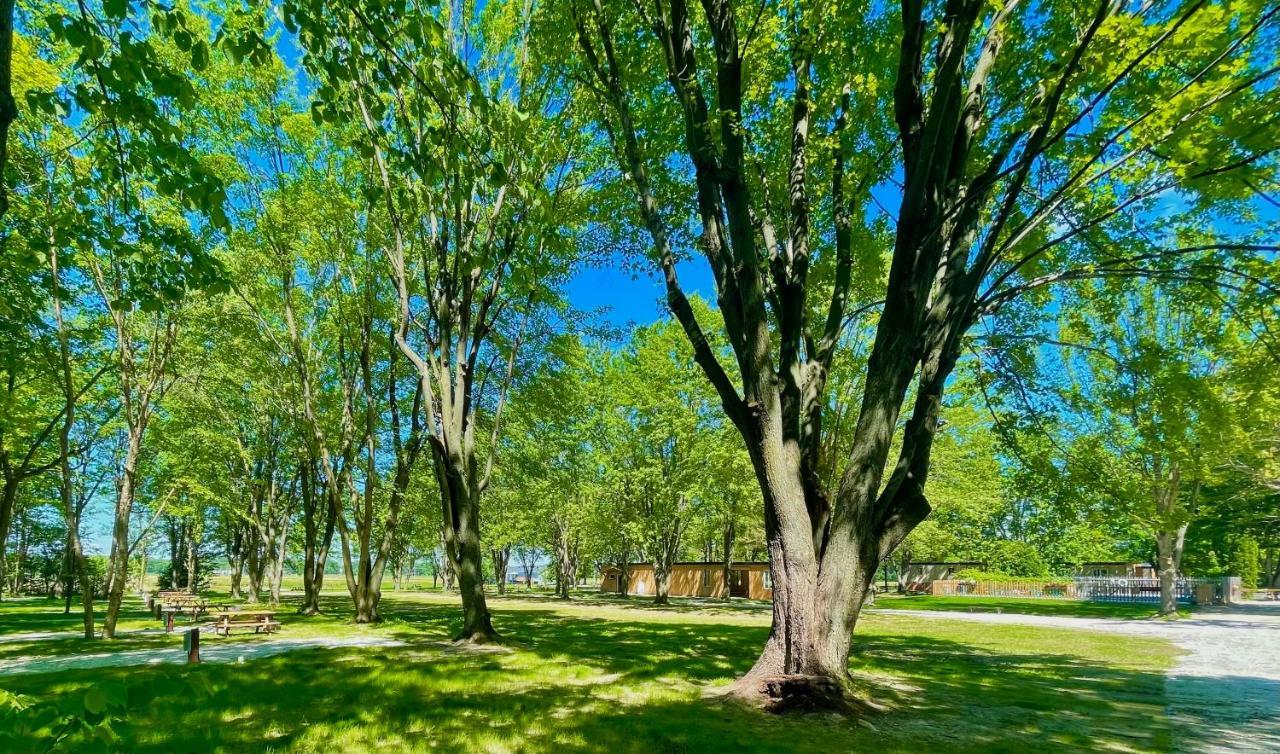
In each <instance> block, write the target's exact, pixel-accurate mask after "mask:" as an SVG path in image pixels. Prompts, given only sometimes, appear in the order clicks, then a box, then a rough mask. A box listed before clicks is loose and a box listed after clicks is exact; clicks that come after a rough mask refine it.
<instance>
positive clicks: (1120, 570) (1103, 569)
mask: <svg viewBox="0 0 1280 754" xmlns="http://www.w3.org/2000/svg"><path fill="white" fill-rule="evenodd" d="M1075 575H1076V576H1087V577H1093V578H1116V577H1123V578H1133V579H1154V578H1156V575H1157V574H1156V567H1155V566H1153V565H1151V564H1150V563H1141V562H1136V561H1129V560H1099V561H1093V562H1089V563H1081V564H1080V565H1079V566H1078V567H1077V568H1076V569H1075Z"/></svg>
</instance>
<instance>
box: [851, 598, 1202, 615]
mask: <svg viewBox="0 0 1280 754" xmlns="http://www.w3.org/2000/svg"><path fill="white" fill-rule="evenodd" d="M1156 607H1157V606H1156V605H1154V604H1145V603H1133V602H1091V601H1077V600H1054V599H1024V598H1010V597H935V596H932V595H912V596H899V595H884V596H880V597H877V598H876V603H875V609H881V610H932V611H943V612H975V611H981V612H995V611H996V610H997V609H999V610H1000V611H1001V612H1005V613H1011V614H1018V615H1050V616H1062V617H1070V618H1126V619H1142V618H1151V617H1154V616H1155V614H1156ZM1189 609H1190V608H1188V606H1186V605H1183V606H1181V607H1180V608H1179V610H1182V611H1184V612H1185V611H1189Z"/></svg>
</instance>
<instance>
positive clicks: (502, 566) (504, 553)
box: [489, 545, 511, 595]
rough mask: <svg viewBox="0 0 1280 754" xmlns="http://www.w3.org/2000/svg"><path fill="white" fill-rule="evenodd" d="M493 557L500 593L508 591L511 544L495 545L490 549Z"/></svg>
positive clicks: (494, 575)
mask: <svg viewBox="0 0 1280 754" xmlns="http://www.w3.org/2000/svg"><path fill="white" fill-rule="evenodd" d="M489 552H490V557H491V558H492V559H493V580H494V584H495V586H496V587H497V589H498V594H501V595H505V594H506V593H507V564H508V563H509V562H510V561H511V545H503V546H502V547H494V548H492V549H491V550H490V551H489Z"/></svg>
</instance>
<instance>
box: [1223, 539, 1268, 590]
mask: <svg viewBox="0 0 1280 754" xmlns="http://www.w3.org/2000/svg"><path fill="white" fill-rule="evenodd" d="M1261 557H1262V554H1261V552H1259V550H1258V540H1256V539H1254V538H1253V537H1241V538H1240V541H1239V542H1237V543H1236V548H1235V550H1234V551H1233V552H1232V553H1231V564H1230V568H1229V569H1228V570H1229V571H1230V572H1231V575H1232V576H1239V577H1240V585H1241V586H1243V587H1246V588H1253V587H1256V586H1257V585H1258V576H1259V569H1258V561H1259V559H1260V558H1261Z"/></svg>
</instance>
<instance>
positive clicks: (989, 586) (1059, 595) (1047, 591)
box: [929, 576, 1230, 604]
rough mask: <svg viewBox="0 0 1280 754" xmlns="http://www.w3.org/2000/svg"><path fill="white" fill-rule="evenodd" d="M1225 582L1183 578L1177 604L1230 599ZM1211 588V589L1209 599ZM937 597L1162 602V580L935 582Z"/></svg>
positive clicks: (1091, 578)
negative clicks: (1210, 588) (1210, 590)
mask: <svg viewBox="0 0 1280 754" xmlns="http://www.w3.org/2000/svg"><path fill="white" fill-rule="evenodd" d="M1227 582H1228V579H1224V578H1180V579H1178V580H1177V581H1175V582H1174V595H1175V598H1176V599H1177V601H1178V602H1181V603H1183V604H1196V603H1197V602H1200V601H1204V600H1206V599H1207V600H1209V601H1211V602H1221V601H1223V600H1225V599H1227V598H1228V596H1229V593H1230V586H1229V584H1228V583H1227ZM1209 587H1212V589H1213V591H1212V596H1210V592H1209ZM929 591H930V592H931V593H932V594H937V595H957V596H965V595H967V596H972V597H1025V598H1028V599H1056V600H1091V601H1095V602H1149V603H1153V604H1155V603H1159V602H1160V580H1159V579H1140V578H1132V577H1128V576H1076V577H1071V578H1062V579H1008V580H1006V579H1001V580H999V581H970V580H950V581H935V582H933V584H932V585H931V589H930V590H929Z"/></svg>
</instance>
